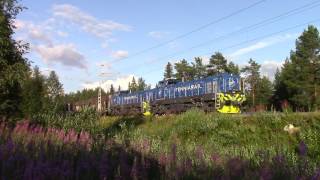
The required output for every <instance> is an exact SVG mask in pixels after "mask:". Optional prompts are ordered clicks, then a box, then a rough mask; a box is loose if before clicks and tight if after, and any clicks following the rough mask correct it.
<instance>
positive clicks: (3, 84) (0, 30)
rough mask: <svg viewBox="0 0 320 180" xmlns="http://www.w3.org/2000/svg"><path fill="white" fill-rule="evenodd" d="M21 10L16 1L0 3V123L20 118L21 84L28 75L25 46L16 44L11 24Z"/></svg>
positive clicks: (8, 0) (26, 47) (6, 0)
mask: <svg viewBox="0 0 320 180" xmlns="http://www.w3.org/2000/svg"><path fill="white" fill-rule="evenodd" d="M22 9H23V8H22V7H21V6H19V5H18V4H17V1H15V0H2V1H0V119H8V118H11V117H17V116H20V115H21V112H22V111H21V102H22V91H23V83H24V81H25V79H26V77H27V75H28V70H29V64H28V60H27V59H26V58H24V57H23V55H24V54H25V52H26V51H27V50H28V46H27V45H26V44H23V43H21V42H17V41H15V40H14V39H13V38H12V36H13V34H14V32H13V30H14V28H15V27H14V25H13V21H14V19H15V18H16V16H17V14H18V13H19V12H20V11H21V10H22Z"/></svg>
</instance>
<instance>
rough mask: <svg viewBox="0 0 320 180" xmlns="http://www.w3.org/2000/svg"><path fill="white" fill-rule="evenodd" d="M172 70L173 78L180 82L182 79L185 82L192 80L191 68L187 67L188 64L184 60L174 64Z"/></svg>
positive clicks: (192, 72)
mask: <svg viewBox="0 0 320 180" xmlns="http://www.w3.org/2000/svg"><path fill="white" fill-rule="evenodd" d="M174 69H175V70H176V73H175V75H174V77H175V78H176V79H178V80H180V81H181V80H182V79H184V80H185V81H187V80H192V79H193V78H194V71H193V68H192V67H191V66H190V65H189V63H188V62H187V60H185V59H182V60H181V61H180V62H177V63H175V64H174Z"/></svg>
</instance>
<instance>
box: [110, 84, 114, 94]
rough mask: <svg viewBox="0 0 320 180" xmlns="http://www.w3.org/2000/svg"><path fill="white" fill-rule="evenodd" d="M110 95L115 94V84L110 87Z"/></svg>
mask: <svg viewBox="0 0 320 180" xmlns="http://www.w3.org/2000/svg"><path fill="white" fill-rule="evenodd" d="M109 93H110V94H114V87H113V84H111V85H110V91H109Z"/></svg>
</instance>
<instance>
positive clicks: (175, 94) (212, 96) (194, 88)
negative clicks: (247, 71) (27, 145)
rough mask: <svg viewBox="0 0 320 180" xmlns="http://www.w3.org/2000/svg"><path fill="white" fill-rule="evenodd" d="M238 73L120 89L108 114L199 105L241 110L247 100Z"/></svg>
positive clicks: (177, 110)
mask: <svg viewBox="0 0 320 180" xmlns="http://www.w3.org/2000/svg"><path fill="white" fill-rule="evenodd" d="M243 92H244V83H243V81H242V79H241V77H240V76H239V75H233V74H228V73H221V74H218V75H215V76H209V77H206V78H201V79H197V80H192V81H185V82H178V81H176V80H174V79H167V80H164V81H161V82H160V83H159V84H158V86H157V87H156V88H154V89H149V90H144V91H139V92H128V91H126V92H123V91H122V92H118V93H116V94H113V95H110V96H109V97H108V104H107V105H106V108H107V114H109V115H137V114H143V115H146V116H148V115H151V114H154V115H156V114H158V115H161V114H168V113H180V112H184V111H186V110H188V109H190V108H193V107H198V108H201V109H203V110H204V111H206V112H208V111H218V112H220V113H241V107H242V104H243V102H244V101H245V99H246V98H245V95H244V93H243Z"/></svg>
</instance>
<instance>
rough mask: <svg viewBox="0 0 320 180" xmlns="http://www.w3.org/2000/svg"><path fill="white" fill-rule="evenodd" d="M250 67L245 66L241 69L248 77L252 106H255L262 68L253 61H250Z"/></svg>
mask: <svg viewBox="0 0 320 180" xmlns="http://www.w3.org/2000/svg"><path fill="white" fill-rule="evenodd" d="M248 63H249V65H247V66H245V67H244V68H242V69H241V72H243V73H244V75H245V76H246V79H245V81H246V83H248V84H249V85H250V88H251V91H250V96H251V97H252V106H255V103H256V102H255V101H256V91H257V85H258V82H259V80H260V67H261V65H259V64H258V63H257V62H256V61H254V60H253V59H250V60H249V62H248Z"/></svg>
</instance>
